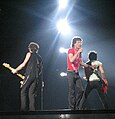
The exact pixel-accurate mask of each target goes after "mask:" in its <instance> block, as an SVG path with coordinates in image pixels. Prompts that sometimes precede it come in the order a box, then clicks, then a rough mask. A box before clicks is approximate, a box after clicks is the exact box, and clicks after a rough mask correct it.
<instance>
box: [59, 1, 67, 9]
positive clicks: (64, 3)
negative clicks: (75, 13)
mask: <svg viewBox="0 0 115 119" xmlns="http://www.w3.org/2000/svg"><path fill="white" fill-rule="evenodd" d="M67 3H68V0H59V9H64V8H66V7H67Z"/></svg>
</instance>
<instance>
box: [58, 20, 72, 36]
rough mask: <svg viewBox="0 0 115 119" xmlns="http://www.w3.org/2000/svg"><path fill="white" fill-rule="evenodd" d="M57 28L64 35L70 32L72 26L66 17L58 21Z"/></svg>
mask: <svg viewBox="0 0 115 119" xmlns="http://www.w3.org/2000/svg"><path fill="white" fill-rule="evenodd" d="M57 29H58V31H59V33H62V34H63V35H65V34H68V33H69V32H70V26H69V24H68V22H67V20H66V19H60V20H59V21H58V22H57Z"/></svg>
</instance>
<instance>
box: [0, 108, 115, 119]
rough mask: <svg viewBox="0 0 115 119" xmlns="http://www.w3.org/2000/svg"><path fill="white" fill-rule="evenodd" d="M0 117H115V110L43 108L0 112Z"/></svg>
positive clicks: (69, 118)
mask: <svg viewBox="0 0 115 119" xmlns="http://www.w3.org/2000/svg"><path fill="white" fill-rule="evenodd" d="M0 119H115V110H75V111H74V110H68V109H60V110H43V111H39V110H38V111H33V112H0Z"/></svg>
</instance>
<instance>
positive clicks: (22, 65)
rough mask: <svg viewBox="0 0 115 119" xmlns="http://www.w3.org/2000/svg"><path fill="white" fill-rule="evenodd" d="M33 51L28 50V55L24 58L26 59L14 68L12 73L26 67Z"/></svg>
mask: <svg viewBox="0 0 115 119" xmlns="http://www.w3.org/2000/svg"><path fill="white" fill-rule="evenodd" d="M30 56H31V53H30V52H28V53H27V54H26V57H25V59H24V61H23V62H22V63H21V64H20V65H19V66H18V67H17V68H16V69H13V70H12V73H13V74H15V73H17V72H18V71H19V70H21V69H23V68H24V67H25V65H26V64H27V62H28V60H29V59H30Z"/></svg>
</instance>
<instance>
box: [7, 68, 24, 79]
mask: <svg viewBox="0 0 115 119" xmlns="http://www.w3.org/2000/svg"><path fill="white" fill-rule="evenodd" d="M7 68H8V69H9V70H11V71H12V70H13V68H12V67H10V66H8V67H7ZM16 75H17V76H18V77H20V78H21V79H25V76H23V75H21V74H19V73H16Z"/></svg>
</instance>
